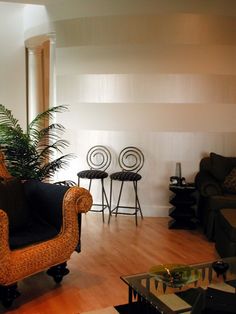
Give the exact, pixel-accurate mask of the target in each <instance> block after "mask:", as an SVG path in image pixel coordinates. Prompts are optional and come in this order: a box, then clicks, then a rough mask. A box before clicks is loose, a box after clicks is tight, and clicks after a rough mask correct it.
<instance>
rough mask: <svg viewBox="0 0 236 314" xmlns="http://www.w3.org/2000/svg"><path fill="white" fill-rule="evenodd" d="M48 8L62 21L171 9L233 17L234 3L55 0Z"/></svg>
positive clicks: (219, 0)
mask: <svg viewBox="0 0 236 314" xmlns="http://www.w3.org/2000/svg"><path fill="white" fill-rule="evenodd" d="M51 1H52V0H51ZM51 1H50V2H51ZM55 4H56V5H55ZM47 11H48V12H49V14H50V17H52V18H53V19H54V20H64V19H67V18H68V17H69V18H75V17H89V16H107V15H123V14H124V15H131V14H138V15H140V14H163V13H172V12H180V13H181V12H182V13H183V12H185V13H199V14H216V15H227V16H236V2H235V0H224V1H223V0H128V1H127V0H96V1H94V0H86V1H84V0H67V1H58V0H54V2H53V3H52V4H51V5H50V4H48V5H47Z"/></svg>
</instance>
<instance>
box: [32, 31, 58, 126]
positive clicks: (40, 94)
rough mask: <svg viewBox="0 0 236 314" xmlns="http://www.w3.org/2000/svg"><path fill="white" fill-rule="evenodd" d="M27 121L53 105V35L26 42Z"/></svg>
mask: <svg viewBox="0 0 236 314" xmlns="http://www.w3.org/2000/svg"><path fill="white" fill-rule="evenodd" d="M26 49H27V103H28V109H27V116H28V117H27V121H28V123H29V122H30V121H32V120H33V119H34V118H35V117H36V116H37V114H39V113H41V112H43V111H45V110H47V109H48V108H49V107H52V106H53V105H55V94H56V93H55V35H54V34H50V35H47V36H39V37H37V38H31V39H29V40H27V42H26Z"/></svg>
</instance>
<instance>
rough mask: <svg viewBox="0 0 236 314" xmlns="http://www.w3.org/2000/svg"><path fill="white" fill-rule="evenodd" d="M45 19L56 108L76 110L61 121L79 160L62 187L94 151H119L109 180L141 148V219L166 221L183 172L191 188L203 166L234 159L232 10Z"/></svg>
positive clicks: (161, 3)
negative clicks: (126, 153)
mask: <svg viewBox="0 0 236 314" xmlns="http://www.w3.org/2000/svg"><path fill="white" fill-rule="evenodd" d="M68 2H69V4H70V5H69V4H68ZM47 10H48V14H49V15H50V17H51V19H52V20H54V26H53V28H54V30H55V31H56V37H57V55H56V58H57V60H56V62H57V103H58V104H61V103H68V104H70V112H69V113H66V114H63V115H60V116H59V117H58V121H60V122H62V123H63V124H64V125H65V126H66V128H67V134H66V137H67V138H68V140H69V141H70V143H71V147H70V149H69V150H68V151H72V152H73V153H75V154H77V155H78V158H77V159H76V160H74V162H72V163H71V167H70V169H69V170H67V171H64V172H61V173H60V175H59V177H60V178H61V179H72V180H76V173H77V172H78V171H79V170H81V169H83V168H84V167H86V163H85V155H86V152H87V150H88V149H89V148H90V147H91V146H92V145H96V144H104V145H107V146H108V147H109V148H110V149H111V150H112V153H113V157H114V162H113V164H112V166H111V168H110V169H109V172H112V171H114V170H117V169H118V165H117V162H116V159H117V156H118V154H119V151H120V150H121V149H122V148H123V147H125V146H130V145H135V146H137V147H139V148H141V149H142V150H143V152H144V155H145V165H144V168H143V169H142V171H141V174H142V176H143V179H142V181H141V182H140V201H141V204H142V207H143V210H144V215H168V208H169V204H168V200H169V191H168V183H169V177H170V176H171V175H173V174H174V170H175V163H176V162H181V163H182V173H183V175H184V176H185V177H186V178H187V179H188V180H189V181H192V180H193V179H194V175H195V174H196V172H197V169H198V165H199V161H200V159H201V158H202V156H204V155H207V154H208V153H209V152H211V151H215V152H217V153H220V154H224V155H235V154H236V143H235V132H236V124H235V117H236V107H235V106H236V4H235V1H232V0H225V1H224V2H223V1H212V0H208V1H207V5H206V1H205V0H199V1H194V0H180V1H176V0H168V1H167V0H158V1H154V0H148V1H147V0H137V1H136V0H135V1H134V0H129V1H127V0H121V1H117V0H99V1H98V0H97V1H96V4H95V2H94V1H91V0H87V1H86V2H85V1H80V0H70V1H68V0H67V1H60V3H58V5H53V6H52V7H50V6H49V7H47ZM95 197H97V195H96V194H95ZM126 198H127V200H130V195H127V196H126Z"/></svg>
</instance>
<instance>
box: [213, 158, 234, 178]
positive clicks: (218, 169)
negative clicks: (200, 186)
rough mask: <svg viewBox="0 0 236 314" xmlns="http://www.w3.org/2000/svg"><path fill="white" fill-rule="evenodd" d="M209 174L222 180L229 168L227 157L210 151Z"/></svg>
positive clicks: (229, 163)
mask: <svg viewBox="0 0 236 314" xmlns="http://www.w3.org/2000/svg"><path fill="white" fill-rule="evenodd" d="M210 160H211V174H212V175H213V176H214V177H215V178H216V179H217V180H218V181H224V179H225V177H226V176H227V175H228V174H229V172H230V170H231V167H232V166H231V162H230V159H229V158H228V157H224V156H221V155H218V154H216V153H210Z"/></svg>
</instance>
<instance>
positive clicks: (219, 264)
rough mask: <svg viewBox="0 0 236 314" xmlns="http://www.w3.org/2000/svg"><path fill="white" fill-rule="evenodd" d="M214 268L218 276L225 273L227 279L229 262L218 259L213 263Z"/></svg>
mask: <svg viewBox="0 0 236 314" xmlns="http://www.w3.org/2000/svg"><path fill="white" fill-rule="evenodd" d="M212 268H213V269H214V271H215V272H216V274H217V277H219V276H220V275H223V277H224V279H226V272H227V270H228V269H229V264H228V263H226V262H224V261H216V262H214V263H212Z"/></svg>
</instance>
